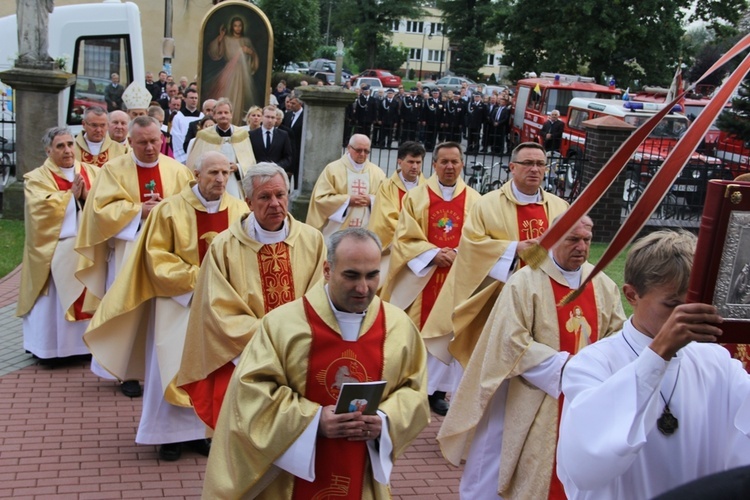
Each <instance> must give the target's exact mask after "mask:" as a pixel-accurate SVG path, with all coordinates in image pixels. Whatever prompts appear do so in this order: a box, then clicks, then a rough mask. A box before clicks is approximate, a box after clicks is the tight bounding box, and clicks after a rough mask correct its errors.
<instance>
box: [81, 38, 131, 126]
mask: <svg viewBox="0 0 750 500" xmlns="http://www.w3.org/2000/svg"><path fill="white" fill-rule="evenodd" d="M71 72H72V73H75V74H76V75H77V77H78V78H77V81H76V83H75V84H74V85H73V86H72V87H71V90H70V99H69V101H68V120H67V122H68V125H80V124H81V122H82V120H83V112H84V111H85V109H86V108H89V107H91V106H101V107H103V108H104V109H107V104H106V103H105V102H104V89H105V88H106V86H107V85H108V84H109V83H110V75H111V74H112V73H118V74H119V75H120V84H121V85H122V86H123V87H127V86H128V85H129V84H130V82H131V81H132V80H133V61H132V57H131V55H130V38H129V37H128V35H122V36H104V37H81V38H79V39H78V42H77V43H76V49H75V54H74V55H73V66H72V68H71Z"/></svg>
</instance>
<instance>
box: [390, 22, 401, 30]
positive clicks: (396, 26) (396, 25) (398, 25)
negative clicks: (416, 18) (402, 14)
mask: <svg viewBox="0 0 750 500" xmlns="http://www.w3.org/2000/svg"><path fill="white" fill-rule="evenodd" d="M400 26H401V21H398V20H396V21H393V25H392V26H391V31H398V30H399V27H400Z"/></svg>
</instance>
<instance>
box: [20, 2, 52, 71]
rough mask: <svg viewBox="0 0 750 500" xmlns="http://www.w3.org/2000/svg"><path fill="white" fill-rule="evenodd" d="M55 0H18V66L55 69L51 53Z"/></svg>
mask: <svg viewBox="0 0 750 500" xmlns="http://www.w3.org/2000/svg"><path fill="white" fill-rule="evenodd" d="M54 8H55V2H54V0H16V14H17V16H16V19H17V20H18V59H17V60H16V66H19V67H25V68H35V69H53V67H54V64H53V61H52V58H51V57H50V55H49V52H48V49H49V15H50V14H51V13H52V10H53V9H54Z"/></svg>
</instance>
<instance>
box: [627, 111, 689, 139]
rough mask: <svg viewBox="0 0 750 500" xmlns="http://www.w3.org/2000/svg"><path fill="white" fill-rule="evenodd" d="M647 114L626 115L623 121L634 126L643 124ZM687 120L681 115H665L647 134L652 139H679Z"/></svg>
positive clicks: (685, 127)
mask: <svg viewBox="0 0 750 500" xmlns="http://www.w3.org/2000/svg"><path fill="white" fill-rule="evenodd" d="M649 118H650V117H649V116H642V115H637V116H633V115H628V116H626V117H625V121H626V122H627V123H629V124H631V125H634V126H636V127H640V126H641V125H643V124H644V123H645V122H646V120H648V119H649ZM687 126H688V122H687V120H686V119H685V117H683V116H667V117H664V119H662V121H660V122H659V124H658V125H657V126H656V128H654V130H653V131H652V132H651V133H650V134H649V137H650V138H652V139H679V138H680V137H682V134H683V133H684V132H685V130H686V129H687Z"/></svg>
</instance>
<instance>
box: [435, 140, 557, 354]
mask: <svg viewBox="0 0 750 500" xmlns="http://www.w3.org/2000/svg"><path fill="white" fill-rule="evenodd" d="M546 168H547V157H546V153H545V151H544V148H542V146H540V145H539V144H537V143H535V142H524V143H522V144H519V145H518V146H516V148H515V149H514V150H513V153H512V154H511V158H510V171H511V174H512V179H511V180H510V181H508V182H506V183H505V184H504V185H503V186H502V187H501V188H500V189H499V190H497V191H491V192H490V193H488V194H486V195H485V196H483V197H482V198H481V199H480V200H479V201H478V202H477V203H476V204H475V205H474V207H473V208H472V210H471V212H470V213H469V217H468V218H467V220H466V223H465V224H464V228H463V232H462V234H461V242H460V244H459V246H458V255H457V256H456V257H457V258H456V265H454V266H453V267H452V269H451V272H449V273H448V276H447V277H446V284H445V286H444V287H443V288H444V289H445V291H444V292H443V293H441V294H440V296H439V297H438V299H437V300H436V302H435V314H432V315H430V317H429V318H428V321H427V322H426V323H425V324H424V325H423V326H422V337H423V338H424V339H425V344H426V345H427V348H428V349H429V351H430V352H431V353H432V354H433V355H435V356H436V357H438V358H440V359H442V360H443V361H444V362H446V363H447V362H449V361H450V360H451V359H452V358H453V357H455V358H456V359H457V360H458V361H459V362H460V363H461V365H462V366H464V367H465V366H466V363H468V361H469V357H471V353H472V351H473V350H474V345H475V344H476V342H477V339H478V337H479V333H480V332H481V331H482V329H483V328H484V325H485V323H486V321H487V317H488V316H489V314H490V311H491V310H492V307H493V305H494V304H495V301H496V300H497V297H498V295H499V294H500V290H502V287H503V285H504V284H505V282H506V281H507V280H508V278H509V277H510V276H511V275H512V274H513V272H514V271H515V270H517V269H518V268H519V267H520V265H521V264H520V261H519V258H518V252H519V250H521V249H524V248H526V247H528V246H530V245H531V244H532V243H533V242H535V241H537V239H538V238H539V237H540V236H541V235H542V233H544V231H546V230H547V227H549V223H550V221H552V220H553V219H554V218H555V217H557V216H558V215H560V214H561V213H563V212H564V211H565V210H566V209H567V207H568V204H567V203H566V202H565V201H564V200H562V199H561V198H558V197H557V196H555V195H553V194H550V193H547V192H546V191H544V190H543V189H541V185H542V181H543V180H544V171H545V169H546ZM454 336H455V338H454V339H453V341H452V342H451V339H452V338H453V337H454ZM449 344H450V347H449ZM449 351H450V352H449Z"/></svg>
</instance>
